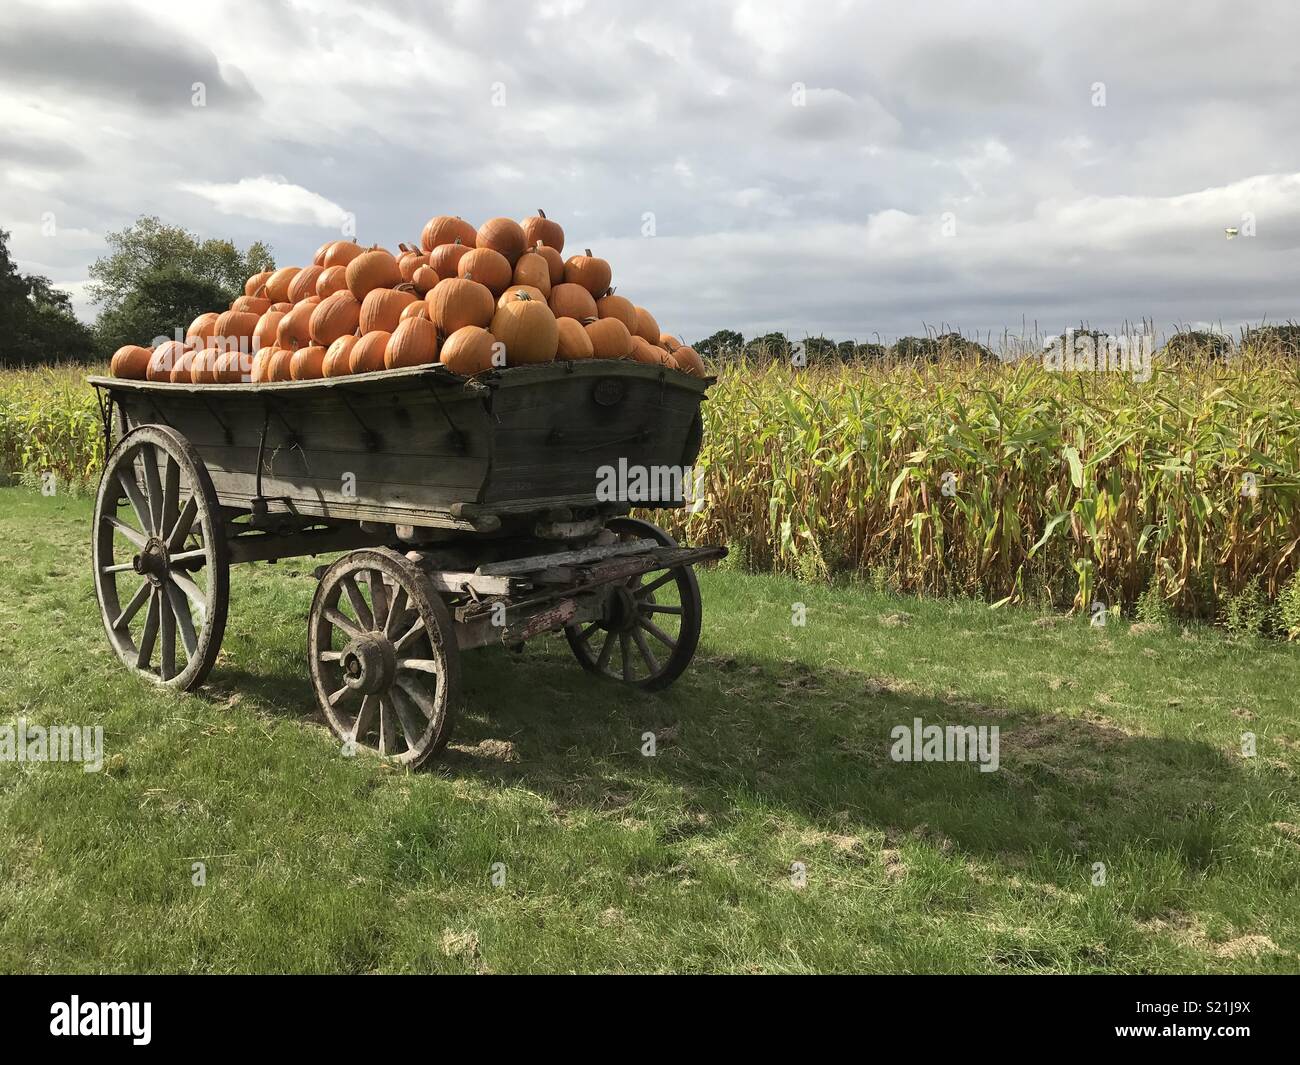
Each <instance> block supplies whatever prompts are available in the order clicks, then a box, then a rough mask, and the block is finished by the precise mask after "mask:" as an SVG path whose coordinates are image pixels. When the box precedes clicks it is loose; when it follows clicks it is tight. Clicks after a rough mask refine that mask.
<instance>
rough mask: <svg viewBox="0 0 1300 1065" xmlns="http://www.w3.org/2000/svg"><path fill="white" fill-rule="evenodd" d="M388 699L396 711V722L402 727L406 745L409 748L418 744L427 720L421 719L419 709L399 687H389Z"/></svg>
mask: <svg viewBox="0 0 1300 1065" xmlns="http://www.w3.org/2000/svg"><path fill="white" fill-rule="evenodd" d="M388 699H389V700H391V702H392V704H393V709H394V710H396V712H397V722H398V724H399V725H401V727H402V735H403V736H404V737H406V747H407V749H408V750H411V749H413V748H414V747H416V746H418V745H419V742H420V740H421V738H423V736H424V730H425V729H426V728H428V722H427V721H424V720H421V717H420V711H419V709H418V708H417V707H416V706H415V704H414V703H412V702H411V700H410V699H408V698H407V697H406V693H405V692H404V691H402V690H401V689H400V688H397V687H393V688H390V689H389V692H388Z"/></svg>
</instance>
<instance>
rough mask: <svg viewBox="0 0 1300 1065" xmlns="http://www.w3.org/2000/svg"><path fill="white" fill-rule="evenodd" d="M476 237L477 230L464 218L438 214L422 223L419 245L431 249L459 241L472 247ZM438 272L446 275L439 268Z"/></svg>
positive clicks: (444, 275)
mask: <svg viewBox="0 0 1300 1065" xmlns="http://www.w3.org/2000/svg"><path fill="white" fill-rule="evenodd" d="M477 239H478V231H477V230H476V229H475V228H474V227H473V226H472V225H470V224H469V223H468V222H466V221H465V219H463V218H459V217H453V216H452V215H446V214H440V215H438V216H437V217H435V218H430V219H429V221H427V222H426V223H425V224H424V231H423V232H422V233H421V234H420V245H421V247H423V248H424V250H425V251H433V249H434V248H439V247H441V246H442V245H444V244H452V243H455V242H457V241H459V242H460V243H461V244H464V245H465V246H466V247H467V248H472V247H474V242H475V240H477ZM435 269H436V267H435ZM438 273H439V274H440V275H441V276H443V277H446V276H447V275H446V274H444V273H443V272H442V271H441V270H439V271H438Z"/></svg>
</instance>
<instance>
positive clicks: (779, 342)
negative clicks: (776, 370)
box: [744, 333, 791, 361]
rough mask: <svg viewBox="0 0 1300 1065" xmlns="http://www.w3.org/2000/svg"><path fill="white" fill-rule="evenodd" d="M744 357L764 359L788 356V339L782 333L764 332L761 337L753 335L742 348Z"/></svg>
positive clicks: (787, 357)
mask: <svg viewBox="0 0 1300 1065" xmlns="http://www.w3.org/2000/svg"><path fill="white" fill-rule="evenodd" d="M744 351H745V357H746V358H749V359H756V360H759V361H762V360H765V359H781V360H786V359H789V358H790V352H791V348H790V341H789V340H788V339H786V335H785V334H784V333H765V334H764V335H763V336H761V337H754V339H753V340H751V341H749V342H748V343H747V344H746V345H745V348H744Z"/></svg>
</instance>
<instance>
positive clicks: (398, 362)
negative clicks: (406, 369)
mask: <svg viewBox="0 0 1300 1065" xmlns="http://www.w3.org/2000/svg"><path fill="white" fill-rule="evenodd" d="M437 361H438V330H436V329H435V328H434V327H433V323H432V322H431V321H429V320H428V319H427V318H408V319H407V320H406V321H404V322H400V323H398V326H397V328H396V329H394V330H393V335H392V336H391V337H389V338H388V343H387V345H385V347H384V368H385V369H387V370H397V369H400V368H401V367H403V366H423V365H425V364H426V363H430V362H437Z"/></svg>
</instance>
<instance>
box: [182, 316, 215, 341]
mask: <svg viewBox="0 0 1300 1065" xmlns="http://www.w3.org/2000/svg"><path fill="white" fill-rule="evenodd" d="M220 317H221V315H220V314H219V313H218V312H217V311H208V312H207V313H206V314H200V315H199V316H198V317H197V318H195V319H194V321H192V322H191V323H190V327H189V328H188V329H187V330H185V339H186V340H193V341H200V340H206V339H207V338H208V337H210V336H212V334H213V333H214V332H216V329H217V319H218V318H220Z"/></svg>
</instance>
